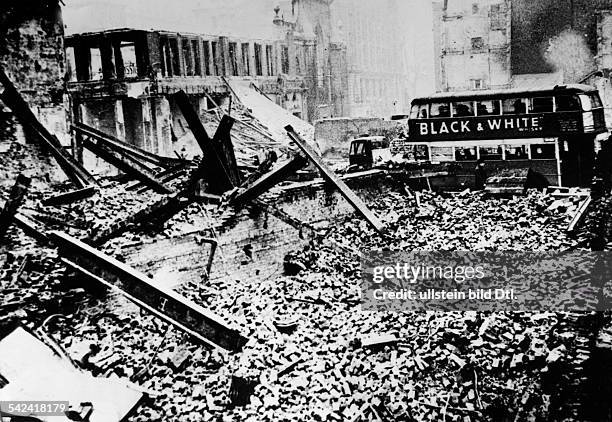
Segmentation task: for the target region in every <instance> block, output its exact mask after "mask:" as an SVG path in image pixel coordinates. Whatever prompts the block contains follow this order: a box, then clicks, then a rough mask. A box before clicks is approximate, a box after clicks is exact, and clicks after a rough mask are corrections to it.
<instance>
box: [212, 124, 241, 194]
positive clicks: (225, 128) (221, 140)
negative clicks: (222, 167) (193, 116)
mask: <svg viewBox="0 0 612 422" xmlns="http://www.w3.org/2000/svg"><path fill="white" fill-rule="evenodd" d="M234 122H235V120H234V119H233V118H232V117H230V116H229V115H224V116H223V117H222V118H221V121H220V122H219V126H217V130H216V132H215V135H214V136H213V147H214V148H215V149H216V150H217V154H218V155H220V156H221V157H222V159H223V161H224V162H225V163H227V171H228V177H229V179H230V180H231V182H232V185H233V186H239V185H240V182H241V180H240V172H239V171H238V163H237V162H236V155H235V153H234V145H233V144H232V137H231V131H232V127H234Z"/></svg>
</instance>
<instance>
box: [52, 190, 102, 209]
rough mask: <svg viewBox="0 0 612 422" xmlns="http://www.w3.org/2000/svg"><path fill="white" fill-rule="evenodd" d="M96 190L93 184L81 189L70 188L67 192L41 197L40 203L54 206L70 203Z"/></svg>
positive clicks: (90, 194)
mask: <svg viewBox="0 0 612 422" xmlns="http://www.w3.org/2000/svg"><path fill="white" fill-rule="evenodd" d="M96 192H97V189H96V187H95V186H87V187H84V188H82V189H77V190H72V191H69V192H64V193H60V194H57V195H53V196H50V197H48V198H45V199H43V201H42V204H43V205H45V206H56V205H64V204H71V203H73V202H76V201H80V200H81V199H85V198H89V197H90V196H93V195H94V194H95V193H96Z"/></svg>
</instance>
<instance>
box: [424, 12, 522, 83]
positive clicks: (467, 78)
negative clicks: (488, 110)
mask: <svg viewBox="0 0 612 422" xmlns="http://www.w3.org/2000/svg"><path fill="white" fill-rule="evenodd" d="M434 8H435V9H437V10H438V11H439V12H438V13H439V14H440V15H439V16H435V17H434V18H435V19H438V20H439V27H440V50H439V54H440V62H439V63H440V74H439V86H438V90H440V91H462V90H471V89H495V88H507V87H509V86H510V85H511V82H512V68H511V40H512V25H511V22H512V7H511V0H452V1H449V0H445V1H444V3H443V4H442V7H437V8H436V7H435V5H434Z"/></svg>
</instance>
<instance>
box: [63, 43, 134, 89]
mask: <svg viewBox="0 0 612 422" xmlns="http://www.w3.org/2000/svg"><path fill="white" fill-rule="evenodd" d="M85 54H86V55H87V57H85V58H86V59H87V60H86V61H85V62H84V63H85V64H86V68H85V69H83V72H87V75H86V77H87V79H89V80H92V81H99V80H102V79H104V71H103V64H102V63H103V60H102V50H101V49H100V48H98V47H95V48H90V49H89V50H85ZM109 54H110V57H109V66H108V68H107V72H108V73H109V76H111V77H118V78H121V79H123V78H135V77H137V76H138V65H137V63H136V45H135V44H134V43H133V42H129V41H121V42H119V43H116V44H115V45H113V46H111V48H110V49H109ZM66 60H67V63H68V72H67V73H68V78H69V80H70V81H73V82H74V81H76V80H77V72H76V56H75V51H74V48H73V47H68V48H66Z"/></svg>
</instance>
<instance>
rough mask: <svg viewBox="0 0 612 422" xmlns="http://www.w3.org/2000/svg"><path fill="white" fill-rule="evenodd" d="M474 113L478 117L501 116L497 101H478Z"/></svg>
mask: <svg viewBox="0 0 612 422" xmlns="http://www.w3.org/2000/svg"><path fill="white" fill-rule="evenodd" d="M476 112H477V113H478V115H479V116H498V115H499V114H501V113H500V107H499V100H488V101H478V102H477V103H476Z"/></svg>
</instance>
